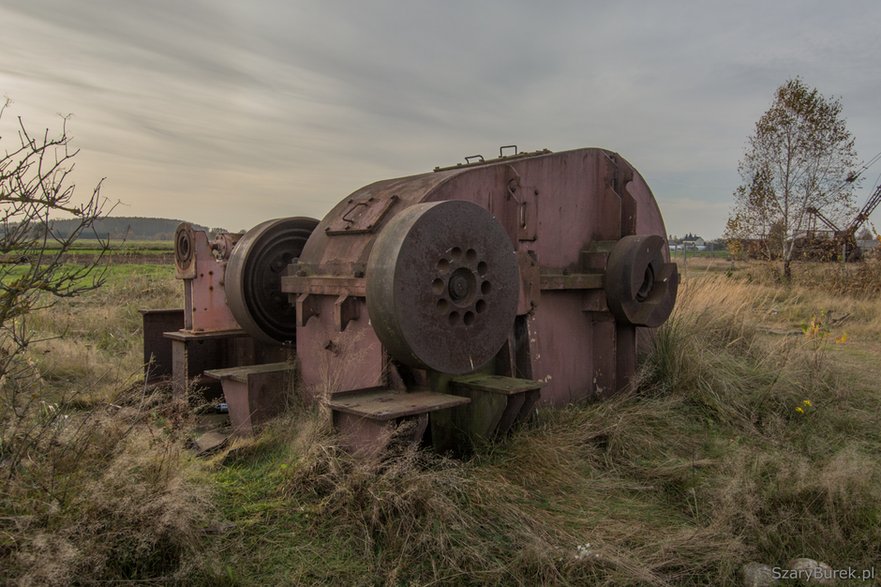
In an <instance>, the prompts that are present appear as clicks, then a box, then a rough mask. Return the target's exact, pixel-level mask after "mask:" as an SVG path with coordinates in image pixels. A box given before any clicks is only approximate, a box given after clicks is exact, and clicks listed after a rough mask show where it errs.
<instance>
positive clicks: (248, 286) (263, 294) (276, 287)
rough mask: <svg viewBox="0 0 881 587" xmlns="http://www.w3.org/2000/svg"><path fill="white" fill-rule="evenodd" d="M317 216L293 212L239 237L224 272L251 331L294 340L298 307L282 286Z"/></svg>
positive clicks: (235, 308)
mask: <svg viewBox="0 0 881 587" xmlns="http://www.w3.org/2000/svg"><path fill="white" fill-rule="evenodd" d="M316 226H318V220H316V219H314V218H304V217H299V216H298V217H292V218H278V219H275V220H268V221H266V222H263V223H262V224H258V225H257V226H255V227H254V228H252V229H251V230H249V231H248V232H247V233H245V235H244V236H243V237H242V238H241V239H239V241H238V242H237V243H236V246H235V248H233V250H232V254H231V255H230V257H229V262H228V263H227V265H226V274H225V276H224V291H225V292H226V299H227V303H228V304H229V309H230V311H232V314H233V316H235V319H236V321H237V322H238V323H239V325H241V327H242V328H244V329H245V330H246V331H247V332H248V334H250V335H251V336H253V337H254V338H256V339H258V340H262V341H264V342H270V343H271V342H286V341H292V340H294V338H295V336H296V332H297V314H296V308H295V307H294V306H293V305H292V304H291V303H289V302H288V299H287V295H285V294H284V293H282V291H281V278H282V275H284V272H285V269H286V268H287V266H288V265H289V264H290V263H291V262H292V261H293V260H294V259H296V258H298V257H299V256H300V253H301V252H302V251H303V247H304V246H305V245H306V241H307V240H308V239H309V235H310V234H312V231H313V230H315V227H316Z"/></svg>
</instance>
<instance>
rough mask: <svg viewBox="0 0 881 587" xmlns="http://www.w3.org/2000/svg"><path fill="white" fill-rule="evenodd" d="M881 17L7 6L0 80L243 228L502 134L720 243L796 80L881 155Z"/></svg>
mask: <svg viewBox="0 0 881 587" xmlns="http://www.w3.org/2000/svg"><path fill="white" fill-rule="evenodd" d="M879 16H881V6H879V5H878V4H877V2H867V1H863V2H854V3H851V4H849V5H848V8H847V10H843V9H841V8H840V7H836V6H832V5H831V4H829V3H825V2H794V1H786V2H773V3H767V2H749V3H746V4H743V3H730V2H729V3H723V2H685V1H682V2H665V3H644V2H615V3H607V2H604V3H601V2H554V3H536V2H525V1H523V2H480V3H476V2H462V1H453V2H443V3H438V2H411V3H406V4H403V3H399V2H391V1H377V2H369V3H367V2H340V3H336V2H317V1H311V2H295V3H291V2H286V1H275V0H273V1H263V2H249V3H243V2H235V1H233V0H223V1H212V2H209V1H207V0H206V1H202V2H174V1H170V0H167V1H161V2H141V3H136V2H119V1H111V0H102V1H91V2H77V3H70V2H61V1H60V0H29V2H28V3H21V4H18V5H7V4H6V3H3V2H2V1H0V17H2V18H3V20H5V21H6V22H7V23H9V24H8V25H7V27H6V29H5V35H4V36H5V37H6V39H5V41H6V43H7V44H8V45H9V48H10V50H9V51H8V52H7V58H6V59H5V60H4V61H3V62H0V93H4V92H5V93H8V91H7V89H6V87H4V84H6V85H8V86H9V87H14V88H16V89H17V90H18V91H19V94H18V95H15V96H13V97H14V98H15V99H16V101H17V105H18V106H21V107H22V108H23V109H24V114H26V115H34V116H36V117H37V118H38V119H39V120H45V119H46V117H47V115H51V114H52V113H54V112H56V111H59V110H61V111H73V112H75V113H76V115H77V116H76V118H75V119H74V122H73V124H74V130H75V134H76V135H77V137H78V139H79V144H80V146H81V147H83V153H82V155H81V158H82V159H83V160H84V167H85V168H86V169H87V170H90V171H93V172H97V173H100V174H101V175H108V176H110V181H109V182H108V186H112V188H113V190H114V193H115V194H116V195H118V197H121V198H122V199H124V200H126V201H127V202H128V204H129V209H127V210H126V212H127V213H128V212H131V213H137V214H143V215H148V214H155V215H167V216H188V217H192V218H193V220H196V221H199V222H203V223H207V224H212V225H218V224H219V225H234V226H235V227H236V228H241V227H244V225H252V224H256V223H257V222H259V221H260V220H263V219H265V218H268V217H274V216H283V215H290V214H301V213H302V214H311V215H315V216H321V215H322V214H323V213H324V212H325V211H326V210H327V209H328V208H329V207H330V206H332V205H333V204H334V203H335V202H336V201H337V200H338V199H340V198H342V197H343V196H344V195H345V194H346V193H348V192H349V191H351V190H353V189H355V188H357V187H359V186H360V185H362V184H365V183H368V182H370V181H373V180H376V179H380V178H383V177H387V176H394V175H403V174H409V173H414V172H419V171H421V170H428V169H430V168H431V167H432V166H433V165H435V164H441V163H452V162H454V161H455V160H456V159H458V158H459V157H461V156H463V155H466V154H471V153H473V152H483V153H484V154H493V153H494V152H495V151H496V149H497V147H498V145H499V144H505V143H512V142H513V143H518V144H519V145H520V146H521V148H530V149H531V148H539V147H549V148H552V149H558V150H561V149H565V148H574V147H579V146H588V145H592V146H605V147H608V148H612V149H615V150H618V151H620V152H621V153H622V154H623V155H624V156H625V157H627V158H628V159H629V160H630V161H632V162H633V163H634V164H635V165H636V166H637V167H638V168H639V169H640V170H641V171H642V172H643V174H644V175H645V176H646V178H647V179H648V181H649V183H650V185H651V186H652V188H653V190H654V192H655V194H656V196H657V197H658V199H659V201H660V203H661V206H662V209H665V202H669V212H668V214H667V223H668V228H669V231H670V232H674V233H683V232H686V231H691V232H695V231H700V232H703V233H705V234H706V235H707V236H717V235H718V234H720V233H721V230H722V226H723V223H724V217H725V213H724V210H725V204H726V203H727V202H728V201H729V200H730V195H731V192H732V191H733V189H734V187H735V186H736V184H737V175H736V165H737V159H738V158H739V157H740V155H741V153H742V148H743V145H744V142H745V140H746V137H747V135H748V134H749V132H750V131H751V130H752V125H753V123H754V122H755V120H756V118H757V117H758V116H759V115H760V114H761V112H762V111H764V109H766V108H767V106H768V105H769V103H770V99H771V94H772V92H773V90H774V88H775V87H776V86H777V85H778V84H779V83H781V82H782V81H783V80H785V79H786V78H787V77H790V76H792V75H796V74H800V75H802V76H803V77H804V79H805V81H806V82H807V83H809V84H812V85H815V86H817V87H818V88H819V89H820V90H821V91H822V92H823V93H824V94H827V95H828V94H835V95H839V96H841V97H842V100H843V101H844V105H845V112H846V114H847V115H848V116H849V117H850V120H851V128H852V130H853V131H854V133H855V134H856V135H857V139H858V147H859V148H860V149H861V150H862V152H863V153H864V156H865V157H867V158H868V157H871V156H872V155H874V154H875V153H876V152H878V151H881V132H879V131H881V129H879V122H878V118H877V114H876V110H877V101H878V99H877V96H878V93H879V92H878V90H879V82H878V80H879V79H881V76H879V73H881V72H879V71H878V70H879V67H881V66H879V64H878V62H877V59H876V58H875V56H876V55H877V54H878V49H879V45H881V41H879V38H878V36H877V35H876V34H875V33H874V30H873V27H874V25H875V23H877V22H878V17H879ZM98 170H100V171H98ZM243 197H245V198H246V199H247V203H248V205H247V206H244V207H243V206H242V201H243V200H242V198H243ZM695 202H704V203H705V205H702V206H698V205H697V204H695ZM688 206H692V207H693V208H694V210H693V211H692V212H691V213H687V208H688ZM240 224H241V225H242V226H239V225H240ZM696 224H697V225H698V226H695V225H696Z"/></svg>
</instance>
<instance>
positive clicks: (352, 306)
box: [333, 294, 361, 332]
mask: <svg viewBox="0 0 881 587" xmlns="http://www.w3.org/2000/svg"><path fill="white" fill-rule="evenodd" d="M360 307H361V304H360V303H359V301H358V298H356V297H353V296H350V295H349V294H341V295H340V296H339V297H338V298H337V299H336V301H335V302H334V303H333V323H334V326H336V329H337V332H342V331H343V330H345V329H346V326H348V325H349V322H351V321H352V320H357V319H358V318H359V317H360V315H361V312H360Z"/></svg>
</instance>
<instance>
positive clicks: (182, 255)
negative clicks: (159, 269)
mask: <svg viewBox="0 0 881 587" xmlns="http://www.w3.org/2000/svg"><path fill="white" fill-rule="evenodd" d="M195 248H196V239H195V236H194V235H193V225H192V224H190V223H189V222H182V223H180V224H178V226H177V230H175V231H174V262H175V263H177V266H178V267H179V268H180V269H186V268H187V266H188V265H189V264H190V261H191V260H192V259H193V249H195Z"/></svg>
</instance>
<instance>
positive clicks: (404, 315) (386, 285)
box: [367, 201, 519, 374]
mask: <svg viewBox="0 0 881 587" xmlns="http://www.w3.org/2000/svg"><path fill="white" fill-rule="evenodd" d="M518 291H519V283H518V276H517V263H516V259H515V257H514V251H513V247H512V246H511V242H510V241H509V240H508V238H507V236H506V234H505V232H504V230H503V229H502V227H501V226H500V225H499V224H498V223H497V222H496V221H495V219H494V218H493V217H492V215H490V214H489V212H487V211H486V210H485V209H483V208H480V207H479V206H477V205H476V204H473V203H471V202H464V201H446V202H434V203H427V204H417V205H414V206H411V207H409V208H407V209H406V210H404V211H403V212H401V213H399V214H398V215H397V216H396V217H395V218H394V219H393V220H392V221H390V222H389V223H388V224H387V225H386V226H385V227H384V229H383V232H382V234H381V235H380V236H379V237H378V238H377V239H376V241H375V243H374V246H373V250H372V252H371V255H370V259H369V261H368V264H367V310H368V313H369V315H370V317H371V322H372V325H373V329H374V331H375V332H376V335H377V336H378V337H379V339H380V340H381V341H382V343H383V345H384V346H385V348H386V349H387V351H388V352H389V354H390V355H391V356H392V357H394V358H395V359H396V360H398V361H401V362H402V363H404V364H406V365H409V366H411V367H418V368H428V369H431V370H434V371H439V372H441V373H450V374H462V373H470V372H473V371H474V370H475V369H477V368H479V367H482V366H483V365H485V364H486V363H487V362H488V361H490V360H491V359H492V358H493V357H495V355H496V353H497V352H498V351H499V349H500V348H501V347H502V344H504V342H505V339H506V338H507V335H508V330H509V329H510V325H511V323H512V322H513V320H514V315H515V312H516V309H517V296H518Z"/></svg>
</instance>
